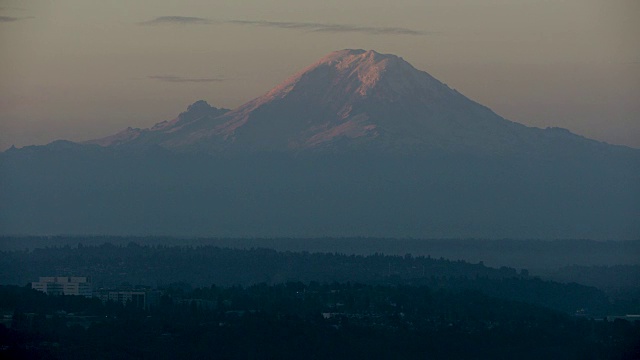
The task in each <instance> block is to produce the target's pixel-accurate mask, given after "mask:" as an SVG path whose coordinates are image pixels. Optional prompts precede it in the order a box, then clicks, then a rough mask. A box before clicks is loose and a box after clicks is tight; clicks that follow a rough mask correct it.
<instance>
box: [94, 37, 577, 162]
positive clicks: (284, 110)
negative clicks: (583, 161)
mask: <svg viewBox="0 0 640 360" xmlns="http://www.w3.org/2000/svg"><path fill="white" fill-rule="evenodd" d="M198 103H199V102H196V103H194V104H193V105H192V106H194V105H195V104H198ZM205 104H206V102H205V103H200V105H201V106H202V108H201V109H204V110H208V111H209V112H206V111H204V112H203V113H202V114H201V116H200V117H199V118H193V117H192V118H191V119H190V121H188V122H181V121H179V120H180V118H181V117H180V116H179V117H178V118H177V119H174V120H172V121H169V122H162V123H158V124H156V125H155V126H153V127H151V128H149V129H144V130H139V129H125V130H124V131H122V132H120V133H118V134H115V135H112V136H108V137H105V138H102V139H96V140H92V141H88V142H86V143H93V144H99V145H102V146H119V145H132V146H142V145H144V144H146V145H150V144H153V145H158V146H161V147H164V148H167V149H171V150H174V151H187V152H189V151H201V152H209V153H216V152H221V151H245V152H247V151H248V152H252V151H284V152H287V151H304V150H327V149H328V150H330V151H354V150H355V151H358V150H364V151H376V152H380V151H382V152H389V151H391V152H400V153H415V152H421V151H422V152H423V151H429V150H430V149H434V148H439V149H447V150H451V151H467V150H469V151H480V152H491V153H498V152H501V151H517V150H518V149H517V147H518V146H519V145H522V144H524V145H526V146H529V147H535V143H536V142H537V141H538V140H539V139H536V137H542V138H543V139H542V140H543V141H549V139H551V138H553V137H557V136H558V134H557V132H556V133H554V135H553V136H547V135H546V134H547V130H542V129H538V128H530V127H526V126H525V125H522V124H519V123H516V122H513V121H510V120H507V119H504V118H502V117H500V116H499V115H497V114H495V113H494V112H493V111H491V110H490V109H489V108H487V107H485V106H483V105H481V104H478V103H476V102H474V101H473V100H470V99H468V98H466V97H465V96H464V95H462V94H460V93H459V92H458V91H456V90H454V89H451V88H449V87H448V86H447V85H446V84H444V83H442V82H440V81H439V80H437V79H435V78H434V77H432V76H431V75H429V74H428V73H426V72H424V71H420V70H417V69H415V68H414V67H413V66H412V65H411V64H409V63H408V62H406V61H404V60H403V59H402V58H400V57H397V56H395V55H390V54H380V53H378V52H375V51H373V50H369V51H365V50H350V49H345V50H340V51H336V52H332V53H330V54H328V55H326V56H325V57H323V58H321V59H320V60H319V61H317V62H315V63H314V64H311V65H310V66H308V67H306V68H304V69H302V70H301V71H299V72H297V73H296V74H294V75H292V76H291V77H289V78H288V79H286V80H285V81H283V82H282V83H280V84H279V85H277V86H275V87H274V88H272V89H271V90H269V91H268V92H266V93H265V94H263V95H262V96H259V97H258V98H255V99H253V100H251V101H248V102H247V103H245V104H243V105H240V106H239V107H237V108H235V109H232V110H226V109H216V108H214V107H210V106H209V105H208V104H206V105H205ZM207 107H208V108H207ZM190 108H191V107H190ZM191 112H192V110H189V109H188V110H187V112H185V113H183V115H184V114H189V113H191ZM181 116H182V115H181ZM564 135H566V137H567V139H564V140H565V141H582V140H580V139H586V138H583V137H580V136H578V135H575V134H573V133H570V132H568V133H565V134H564ZM569 138H572V139H569ZM525 151H526V152H531V151H535V150H531V149H527V150H525Z"/></svg>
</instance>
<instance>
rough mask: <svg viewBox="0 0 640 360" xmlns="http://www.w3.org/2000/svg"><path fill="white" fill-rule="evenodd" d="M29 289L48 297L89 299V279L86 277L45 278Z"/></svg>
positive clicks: (91, 287)
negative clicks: (59, 296) (68, 296)
mask: <svg viewBox="0 0 640 360" xmlns="http://www.w3.org/2000/svg"><path fill="white" fill-rule="evenodd" d="M31 288H32V289H35V290H38V291H42V292H43V293H46V294H49V295H77V296H84V297H88V298H90V297H91V295H92V291H93V286H92V284H91V278H90V277H86V276H45V277H40V281H37V282H32V283H31Z"/></svg>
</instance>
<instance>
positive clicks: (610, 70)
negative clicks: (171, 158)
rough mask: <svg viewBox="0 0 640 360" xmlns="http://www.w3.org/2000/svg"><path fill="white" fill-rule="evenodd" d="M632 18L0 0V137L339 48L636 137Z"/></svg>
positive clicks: (160, 105) (229, 82)
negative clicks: (396, 60)
mask: <svg viewBox="0 0 640 360" xmlns="http://www.w3.org/2000/svg"><path fill="white" fill-rule="evenodd" d="M639 18H640V1H637V0H394V1H381V0H324V1H310V0H243V1H238V0H232V1H226V0H217V1H205V0H184V1H180V2H175V1H171V2H170V1H165V0H137V1H122V0H110V1H89V0H56V1H45V0H38V1H36V0H34V1H30V0H22V1H10V0H0V149H6V148H7V147H9V146H10V145H12V144H15V145H16V146H24V145H29V144H43V143H48V142H50V141H53V140H56V139H69V140H86V139H90V138H95V137H101V136H105V135H109V134H111V133H114V132H116V131H119V130H121V129H123V128H125V127H127V126H132V127H148V126H151V125H153V124H154V123H156V122H159V121H163V120H169V119H171V118H173V117H175V116H176V115H177V114H178V113H180V112H181V111H184V109H185V108H186V106H187V105H189V104H190V103H193V102H194V101H196V100H199V99H204V100H206V101H208V102H209V103H210V104H212V105H214V106H218V107H227V108H233V107H235V106H238V105H240V104H242V103H244V102H246V101H248V100H250V99H252V98H254V97H257V96H259V95H261V94H262V93H264V92H265V91H267V90H268V89H270V88H271V87H273V86H275V85H277V84H278V83H279V82H281V81H282V80H284V79H285V78H286V77H288V76H289V75H291V74H292V73H294V72H296V71H298V70H300V69H301V68H303V67H305V66H307V65H309V64H311V63H313V62H314V61H316V60H318V59H319V58H320V57H322V56H323V55H325V54H327V53H329V52H331V51H334V50H338V49H343V48H362V49H373V50H376V51H378V52H382V53H393V54H396V55H399V56H402V57H403V58H404V59H406V60H407V61H409V62H411V63H412V64H413V65H414V66H415V67H417V68H418V69H421V70H425V71H427V72H429V73H430V74H431V75H433V76H435V77H436V78H438V79H439V80H441V81H443V82H445V83H447V84H448V85H449V86H451V87H453V88H455V89H457V90H458V91H460V92H461V93H463V94H465V95H467V96H468V97H470V98H472V99H474V100H476V101H478V102H480V103H482V104H484V105H487V106H489V107H490V108H492V109H493V110H494V111H496V112H497V113H498V114H500V115H502V116H504V117H506V118H508V119H511V120H514V121H518V122H521V123H524V124H526V125H531V126H538V127H546V126H560V127H565V128H568V129H570V130H571V131H573V132H576V133H578V134H581V135H585V136H588V137H591V138H595V139H598V140H603V141H607V142H609V143H614V144H625V145H630V146H633V147H640V41H639V39H640V37H639V35H640V21H638V19H639Z"/></svg>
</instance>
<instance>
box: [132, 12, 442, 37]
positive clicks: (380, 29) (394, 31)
mask: <svg viewBox="0 0 640 360" xmlns="http://www.w3.org/2000/svg"><path fill="white" fill-rule="evenodd" d="M222 23H224V24H234V25H241V26H243V25H244V26H261V27H271V28H278V29H288V30H303V31H310V32H334V33H363V34H369V35H429V34H433V33H431V32H427V31H421V30H415V29H409V28H404V27H384V26H359V25H349V24H331V23H313V22H294V21H264V20H219V21H217V20H211V19H206V18H200V17H191V16H161V17H157V18H155V19H153V20H149V21H145V22H142V23H140V24H141V25H169V24H180V25H190V24H199V25H203V24H204V25H210V24H222Z"/></svg>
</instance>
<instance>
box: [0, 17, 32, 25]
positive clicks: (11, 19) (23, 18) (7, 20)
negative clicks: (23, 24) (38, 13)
mask: <svg viewBox="0 0 640 360" xmlns="http://www.w3.org/2000/svg"><path fill="white" fill-rule="evenodd" d="M26 19H33V16H25V17H15V16H0V23H5V22H14V21H20V20H26Z"/></svg>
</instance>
